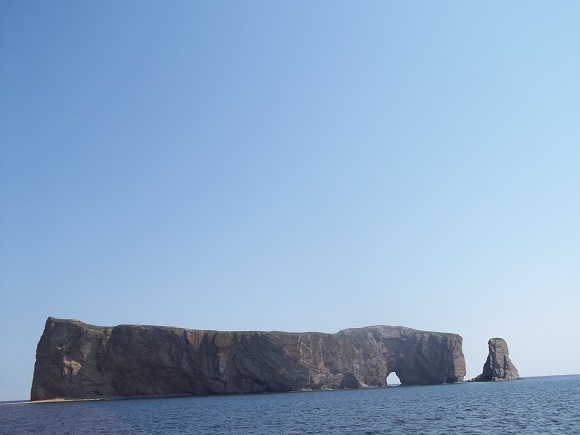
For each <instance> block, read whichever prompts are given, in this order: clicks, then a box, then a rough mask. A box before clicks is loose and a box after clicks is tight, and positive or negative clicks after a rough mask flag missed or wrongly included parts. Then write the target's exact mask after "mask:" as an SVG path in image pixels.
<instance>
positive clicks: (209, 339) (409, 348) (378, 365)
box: [31, 317, 465, 401]
mask: <svg viewBox="0 0 580 435" xmlns="http://www.w3.org/2000/svg"><path fill="white" fill-rule="evenodd" d="M392 372H395V373H396V374H397V376H398V377H399V379H400V381H401V384H402V385H426V384H443V383H454V382H462V381H463V378H464V376H465V359H464V356H463V351H462V338H461V336H459V335H457V334H451V333H440V332H428V331H418V330H415V329H410V328H404V327H398V326H397V327H391V326H370V327H367V328H357V329H346V330H343V331H340V332H338V333H336V334H326V333H320V332H301V333H289V332H276V331H272V332H259V331H247V332H222V331H200V330H191V329H182V328H172V327H162V326H138V325H119V326H115V327H99V326H93V325H88V324H85V323H82V322H80V321H78V320H61V319H55V318H53V317H49V318H48V320H47V321H46V326H45V329H44V333H43V334H42V337H41V338H40V342H39V343H38V347H37V351H36V363H35V366H34V377H33V381H32V389H31V400H33V401H37V400H51V399H58V398H61V399H73V400H74V399H96V398H113V397H115V398H117V397H149V396H175V395H212V394H242V393H262V392H286V391H302V390H321V389H340V388H371V387H383V386H386V378H387V376H388V375H389V373H392Z"/></svg>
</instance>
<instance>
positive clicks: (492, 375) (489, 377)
mask: <svg viewBox="0 0 580 435" xmlns="http://www.w3.org/2000/svg"><path fill="white" fill-rule="evenodd" d="M487 344H488V346H489V354H488V356H487V360H486V361H485V364H484V365H483V372H482V373H481V374H480V375H479V376H476V377H475V378H473V379H471V380H470V382H489V381H511V380H513V379H519V377H520V375H519V374H518V369H516V366H514V363H512V361H511V360H510V356H509V351H508V345H507V343H506V341H505V340H504V339H503V338H492V339H490V340H489V341H488V342H487Z"/></svg>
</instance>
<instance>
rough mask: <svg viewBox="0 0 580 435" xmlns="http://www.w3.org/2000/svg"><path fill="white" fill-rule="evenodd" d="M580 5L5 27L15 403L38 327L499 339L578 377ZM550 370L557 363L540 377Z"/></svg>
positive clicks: (37, 19) (0, 253) (431, 7)
mask: <svg viewBox="0 0 580 435" xmlns="http://www.w3.org/2000/svg"><path fill="white" fill-rule="evenodd" d="M579 22H580V3H578V2H576V1H559V2H544V1H536V2H534V1H525V2H524V1H513V2H500V1H492V2H485V3H482V2H480V3H474V2H463V1H440V2H418V1H416V2H403V1H400V2H387V1H376V2H371V1H367V2H335V1H332V2H331V1H317V2H311V1H296V0H295V1H291V2H271V1H260V2H258V1H252V2H235V1H227V2H226V1H221V2H201V1H199V2H194V1H172V2H157V1H156V2H147V1H123V2H118V1H99V2H78V1H56V2H45V1H22V0H4V1H2V2H1V3H0V152H1V154H0V195H1V196H0V286H1V293H0V297H1V303H0V349H1V352H0V400H8V399H26V398H28V395H29V390H30V384H31V380H32V371H33V366H34V359H35V350H36V344H37V342H38V339H39V338H40V335H41V333H42V330H43V327H44V322H45V320H46V318H47V317H48V316H55V317H62V318H76V319H80V320H83V321H85V322H88V323H93V324H100V325H116V324H120V323H137V324H156V325H174V326H181V327H187V328H198V329H224V330H254V329H258V330H291V331H306V330H315V331H325V332H335V331H338V330H340V329H344V328H348V327H359V326H367V325H373V324H386V325H403V326H409V327H413V328H417V329H427V330H439V331H448V332H455V333H458V334H460V335H462V336H463V338H464V352H465V357H466V361H467V366H468V377H473V376H475V375H477V374H478V373H479V372H480V371H481V366H482V365H483V362H484V361H485V358H486V355H487V340H488V339H489V338H491V337H495V336H500V337H504V338H505V339H506V340H507V341H508V344H509V346H510V350H511V355H512V359H513V361H514V362H515V364H516V366H517V367H518V368H519V370H520V374H521V375H523V376H531V375H551V374H569V373H578V372H580V348H579V347H578V338H577V333H578V331H579V330H580V316H579V315H578V307H580V267H579V265H580V170H579V168H580V140H579V139H580V134H579V133H580V122H578V120H579V119H580V80H579V77H580V48H579V47H580V27H579V26H578V23H579ZM546 355H548V356H549V358H548V357H547V356H546Z"/></svg>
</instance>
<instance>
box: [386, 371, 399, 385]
mask: <svg viewBox="0 0 580 435" xmlns="http://www.w3.org/2000/svg"><path fill="white" fill-rule="evenodd" d="M386 384H387V387H398V386H399V385H401V380H400V379H399V377H398V376H397V373H395V372H391V373H389V374H388V376H387V380H386Z"/></svg>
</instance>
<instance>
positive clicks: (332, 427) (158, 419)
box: [0, 375, 580, 434]
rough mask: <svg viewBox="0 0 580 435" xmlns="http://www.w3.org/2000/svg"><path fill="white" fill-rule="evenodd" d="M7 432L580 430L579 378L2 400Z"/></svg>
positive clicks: (1, 426) (0, 423)
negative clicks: (150, 396) (233, 393)
mask: <svg viewBox="0 0 580 435" xmlns="http://www.w3.org/2000/svg"><path fill="white" fill-rule="evenodd" d="M0 432H1V433H5V434H29V433H42V434H45V433H48V434H77V433H93V434H131V433H140V434H168V433H169V434H170V433H192V434H319V433H330V434H403V433H404V434H407V433H422V434H450V433H455V434H487V433H493V434H529V433H541V434H546V433H565V434H572V433H578V434H580V375H573V376H552V377H542V378H526V379H522V380H518V381H510V382H490V383H464V384H452V385H433V386H416V387H387V388H379V389H360V390H340V391H324V392H307V393H283V394H257V395H239V396H212V397H182V398H165V399H142V400H114V401H87V402H66V403H42V404H40V403H38V404H29V403H26V404H16V405H8V404H5V405H2V406H0Z"/></svg>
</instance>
